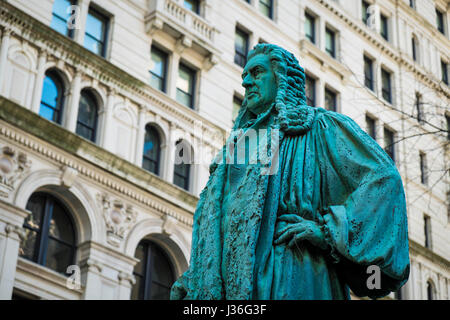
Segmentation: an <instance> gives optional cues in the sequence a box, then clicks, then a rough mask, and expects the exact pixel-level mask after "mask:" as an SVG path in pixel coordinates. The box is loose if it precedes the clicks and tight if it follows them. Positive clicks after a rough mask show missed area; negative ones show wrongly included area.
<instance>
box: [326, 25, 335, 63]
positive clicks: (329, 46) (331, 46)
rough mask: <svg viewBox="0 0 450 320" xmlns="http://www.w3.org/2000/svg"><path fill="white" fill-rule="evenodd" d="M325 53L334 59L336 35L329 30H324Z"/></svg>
mask: <svg viewBox="0 0 450 320" xmlns="http://www.w3.org/2000/svg"><path fill="white" fill-rule="evenodd" d="M325 51H326V52H327V53H328V54H329V55H330V56H332V57H333V58H336V33H335V32H334V31H332V30H331V29H329V28H326V29H325Z"/></svg>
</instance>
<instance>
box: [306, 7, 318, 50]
mask: <svg viewBox="0 0 450 320" xmlns="http://www.w3.org/2000/svg"><path fill="white" fill-rule="evenodd" d="M316 19H317V18H316V16H314V15H313V14H311V13H310V12H308V11H305V27H304V28H305V37H306V39H308V40H309V41H310V42H311V43H312V44H316V42H317V37H316ZM307 22H311V30H312V35H311V37H312V39H311V37H310V36H309V35H308V34H307V33H306V23H307Z"/></svg>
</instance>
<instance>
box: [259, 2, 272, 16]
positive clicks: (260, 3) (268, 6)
mask: <svg viewBox="0 0 450 320" xmlns="http://www.w3.org/2000/svg"><path fill="white" fill-rule="evenodd" d="M268 1H270V4H269V5H267V4H266V3H265V2H263V0H259V1H258V2H259V3H258V7H259V8H258V9H259V12H260V13H261V14H262V15H264V16H265V17H267V18H269V19H271V20H273V11H274V0H268ZM261 6H263V7H265V8H266V9H268V10H269V15H266V14H264V13H263V12H262V11H261Z"/></svg>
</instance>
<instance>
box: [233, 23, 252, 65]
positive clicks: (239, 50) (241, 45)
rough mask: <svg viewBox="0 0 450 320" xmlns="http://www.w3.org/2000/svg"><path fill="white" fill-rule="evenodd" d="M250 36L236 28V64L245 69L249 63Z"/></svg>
mask: <svg viewBox="0 0 450 320" xmlns="http://www.w3.org/2000/svg"><path fill="white" fill-rule="evenodd" d="M248 42H249V36H248V34H247V33H246V32H244V31H242V30H241V29H239V28H236V36H235V39H234V62H235V63H236V64H237V65H239V66H241V67H242V68H243V67H245V64H246V63H247V54H248Z"/></svg>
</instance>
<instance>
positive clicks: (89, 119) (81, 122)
mask: <svg viewBox="0 0 450 320" xmlns="http://www.w3.org/2000/svg"><path fill="white" fill-rule="evenodd" d="M97 120H98V107H97V102H96V100H95V98H94V96H93V95H92V93H91V92H89V90H83V91H81V97H80V105H79V109H78V121H77V130H76V133H77V134H79V135H80V136H82V137H83V138H86V139H88V140H90V141H92V142H95V139H96V135H97Z"/></svg>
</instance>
